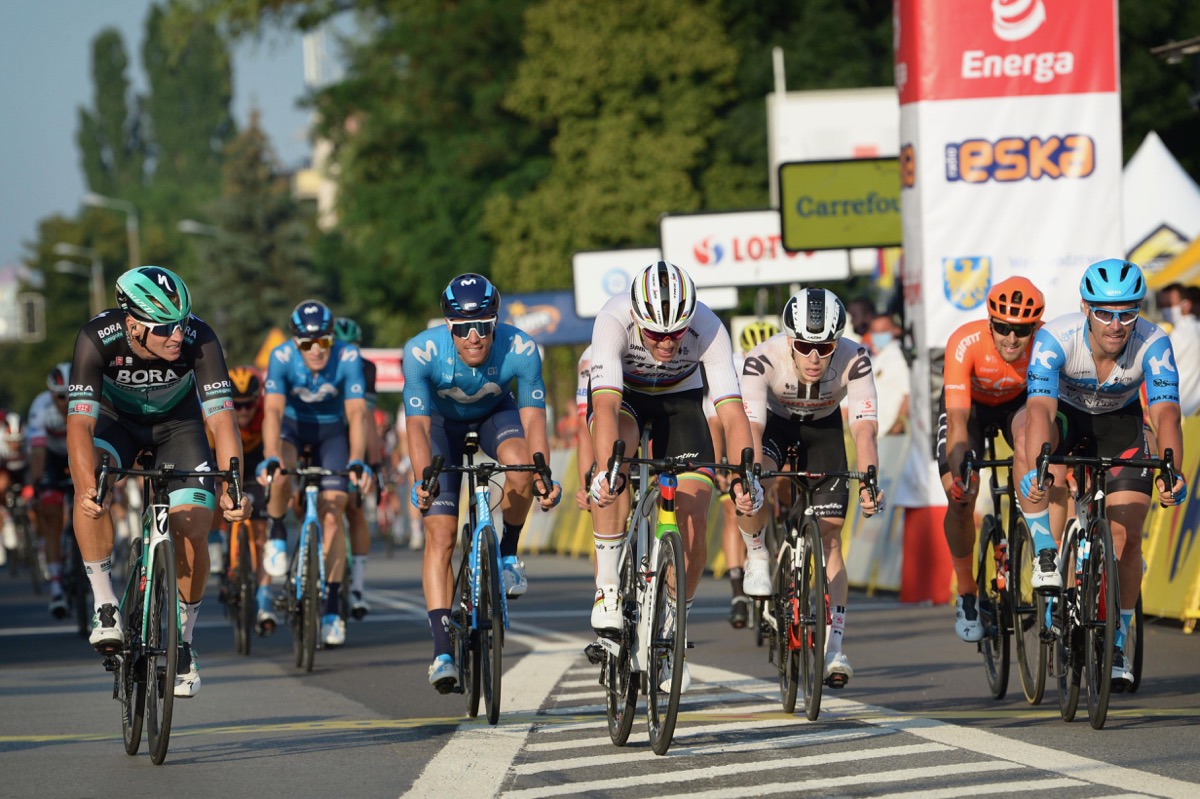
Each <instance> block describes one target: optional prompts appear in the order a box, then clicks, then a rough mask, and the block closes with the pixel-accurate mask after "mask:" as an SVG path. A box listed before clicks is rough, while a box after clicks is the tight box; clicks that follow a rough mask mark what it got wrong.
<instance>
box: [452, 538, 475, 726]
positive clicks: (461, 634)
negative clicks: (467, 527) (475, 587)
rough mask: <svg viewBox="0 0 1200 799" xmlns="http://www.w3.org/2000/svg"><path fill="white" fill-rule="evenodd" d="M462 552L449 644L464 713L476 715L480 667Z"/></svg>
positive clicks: (466, 564) (465, 546) (469, 586)
mask: <svg viewBox="0 0 1200 799" xmlns="http://www.w3.org/2000/svg"><path fill="white" fill-rule="evenodd" d="M467 540H468V539H467V538H465V537H464V539H463V547H464V551H466V548H467V543H466V542H467ZM469 560H470V559H469V558H467V557H466V556H465V555H464V557H463V559H462V561H461V562H460V563H459V567H458V577H457V579H456V580H455V582H454V598H453V599H452V601H453V602H454V603H455V606H454V607H453V608H452V610H451V619H450V621H451V624H450V644H451V646H452V647H453V648H454V663H455V665H456V667H457V668H458V679H459V683H458V684H459V686H460V688H461V690H462V692H463V693H464V694H466V700H467V716H468V717H469V718H475V717H476V716H478V715H479V670H478V669H476V668H475V667H474V665H473V664H472V662H471V658H472V656H473V652H474V649H475V646H474V644H475V632H474V630H472V629H471V605H472V603H473V602H474V599H473V597H472V596H471V580H470V577H469V572H470V562H469Z"/></svg>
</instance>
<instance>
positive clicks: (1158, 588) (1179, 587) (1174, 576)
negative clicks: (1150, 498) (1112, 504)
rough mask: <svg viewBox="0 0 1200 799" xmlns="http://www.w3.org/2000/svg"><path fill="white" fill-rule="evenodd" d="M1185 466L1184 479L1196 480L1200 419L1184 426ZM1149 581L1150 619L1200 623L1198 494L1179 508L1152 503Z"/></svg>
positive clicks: (1145, 586) (1145, 598) (1145, 585)
mask: <svg viewBox="0 0 1200 799" xmlns="http://www.w3.org/2000/svg"><path fill="white" fill-rule="evenodd" d="M1183 452H1184V460H1183V462H1181V463H1177V464H1175V465H1176V467H1177V468H1178V469H1179V473H1180V474H1185V475H1189V476H1190V475H1194V474H1196V469H1197V468H1200V418H1197V417H1194V416H1191V417H1187V418H1185V419H1184V420H1183ZM1142 549H1143V553H1144V555H1145V559H1146V575H1145V577H1143V578H1142V602H1143V605H1144V610H1145V612H1146V614H1147V615H1151V616H1164V617H1166V618H1169V619H1191V620H1192V622H1191V623H1193V624H1194V623H1195V620H1196V619H1197V618H1200V606H1198V605H1200V591H1198V589H1200V498H1197V496H1196V492H1195V491H1192V492H1191V496H1189V497H1188V499H1187V501H1186V502H1184V503H1183V504H1182V505H1180V506H1178V507H1173V508H1163V507H1160V506H1159V504H1158V503H1157V502H1153V503H1151V506H1150V514H1149V515H1148V516H1147V517H1146V524H1145V530H1144V533H1143V547H1142Z"/></svg>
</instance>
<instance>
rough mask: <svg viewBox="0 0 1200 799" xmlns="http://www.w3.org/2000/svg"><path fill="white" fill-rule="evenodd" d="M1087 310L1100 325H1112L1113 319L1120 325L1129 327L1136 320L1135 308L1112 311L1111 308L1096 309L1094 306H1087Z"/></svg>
mask: <svg viewBox="0 0 1200 799" xmlns="http://www.w3.org/2000/svg"><path fill="white" fill-rule="evenodd" d="M1088 310H1089V311H1091V312H1092V318H1093V319H1095V320H1096V321H1097V322H1099V323H1100V324H1102V325H1110V324H1112V320H1113V319H1118V320H1120V322H1121V324H1122V325H1124V326H1125V327H1129V326H1130V325H1132V324H1133V323H1134V322H1136V321H1137V318H1138V309H1137V308H1126V309H1124V310H1122V311H1114V310H1112V309H1111V308H1097V307H1096V306H1094V305H1089V306H1088Z"/></svg>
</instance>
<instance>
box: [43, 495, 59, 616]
mask: <svg viewBox="0 0 1200 799" xmlns="http://www.w3.org/2000/svg"><path fill="white" fill-rule="evenodd" d="M37 529H38V535H40V536H41V538H42V547H43V551H44V552H45V553H46V570H47V571H48V572H49V573H50V595H51V597H52V598H53V597H59V596H62V592H63V590H62V559H63V558H62V536H63V496H62V493H61V492H60V491H57V490H55V491H52V492H50V496H47V497H43V499H42V500H41V501H39V502H38V506H37Z"/></svg>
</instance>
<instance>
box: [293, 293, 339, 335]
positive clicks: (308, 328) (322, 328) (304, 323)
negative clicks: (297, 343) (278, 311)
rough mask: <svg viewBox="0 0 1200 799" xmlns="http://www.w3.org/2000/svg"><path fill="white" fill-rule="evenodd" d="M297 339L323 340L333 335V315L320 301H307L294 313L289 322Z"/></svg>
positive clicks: (297, 307) (298, 306)
mask: <svg viewBox="0 0 1200 799" xmlns="http://www.w3.org/2000/svg"><path fill="white" fill-rule="evenodd" d="M288 326H289V327H291V329H292V335H293V336H294V337H296V338H322V337H324V336H332V335H333V313H332V312H330V310H329V306H327V305H326V304H325V303H323V302H321V301H320V300H305V301H304V302H302V303H300V304H299V305H297V306H296V308H295V310H293V311H292V318H291V319H289V320H288Z"/></svg>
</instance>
